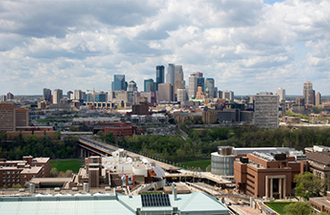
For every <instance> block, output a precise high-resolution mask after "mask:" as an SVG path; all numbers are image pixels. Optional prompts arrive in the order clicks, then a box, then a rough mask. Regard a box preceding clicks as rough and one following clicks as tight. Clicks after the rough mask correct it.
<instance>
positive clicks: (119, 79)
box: [112, 75, 127, 91]
mask: <svg viewBox="0 0 330 215" xmlns="http://www.w3.org/2000/svg"><path fill="white" fill-rule="evenodd" d="M121 90H125V91H126V90H127V82H126V81H125V75H114V76H113V82H112V91H121Z"/></svg>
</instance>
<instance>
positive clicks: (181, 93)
mask: <svg viewBox="0 0 330 215" xmlns="http://www.w3.org/2000/svg"><path fill="white" fill-rule="evenodd" d="M177 94H178V97H177V101H178V102H185V101H186V97H187V91H186V89H178V91H177Z"/></svg>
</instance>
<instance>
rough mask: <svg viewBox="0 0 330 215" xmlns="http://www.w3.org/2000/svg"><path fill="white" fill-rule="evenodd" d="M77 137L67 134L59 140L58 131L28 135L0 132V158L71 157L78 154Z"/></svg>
mask: <svg viewBox="0 0 330 215" xmlns="http://www.w3.org/2000/svg"><path fill="white" fill-rule="evenodd" d="M77 144H78V137H76V136H68V137H65V138H64V139H63V140H60V133H59V132H55V133H54V135H53V136H49V135H42V136H40V137H39V136H36V135H29V136H27V137H23V135H22V134H21V133H20V132H17V134H15V135H13V136H11V137H8V138H7V134H6V133H0V158H6V159H9V160H17V159H22V157H23V156H27V155H32V156H33V157H50V158H52V159H54V158H73V157H77V156H78V146H77Z"/></svg>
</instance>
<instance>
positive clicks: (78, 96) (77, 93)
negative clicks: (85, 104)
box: [74, 90, 84, 100]
mask: <svg viewBox="0 0 330 215" xmlns="http://www.w3.org/2000/svg"><path fill="white" fill-rule="evenodd" d="M74 99H75V100H82V99H84V97H83V96H82V93H81V90H75V91H74Z"/></svg>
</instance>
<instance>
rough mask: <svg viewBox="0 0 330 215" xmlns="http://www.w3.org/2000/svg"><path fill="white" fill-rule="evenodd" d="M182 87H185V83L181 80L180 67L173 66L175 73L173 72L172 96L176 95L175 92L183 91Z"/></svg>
mask: <svg viewBox="0 0 330 215" xmlns="http://www.w3.org/2000/svg"><path fill="white" fill-rule="evenodd" d="M184 86H185V81H184V80H183V70H182V66H181V65H175V72H174V94H175V96H176V95H177V90H178V89H184ZM176 97H177V96H176Z"/></svg>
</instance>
